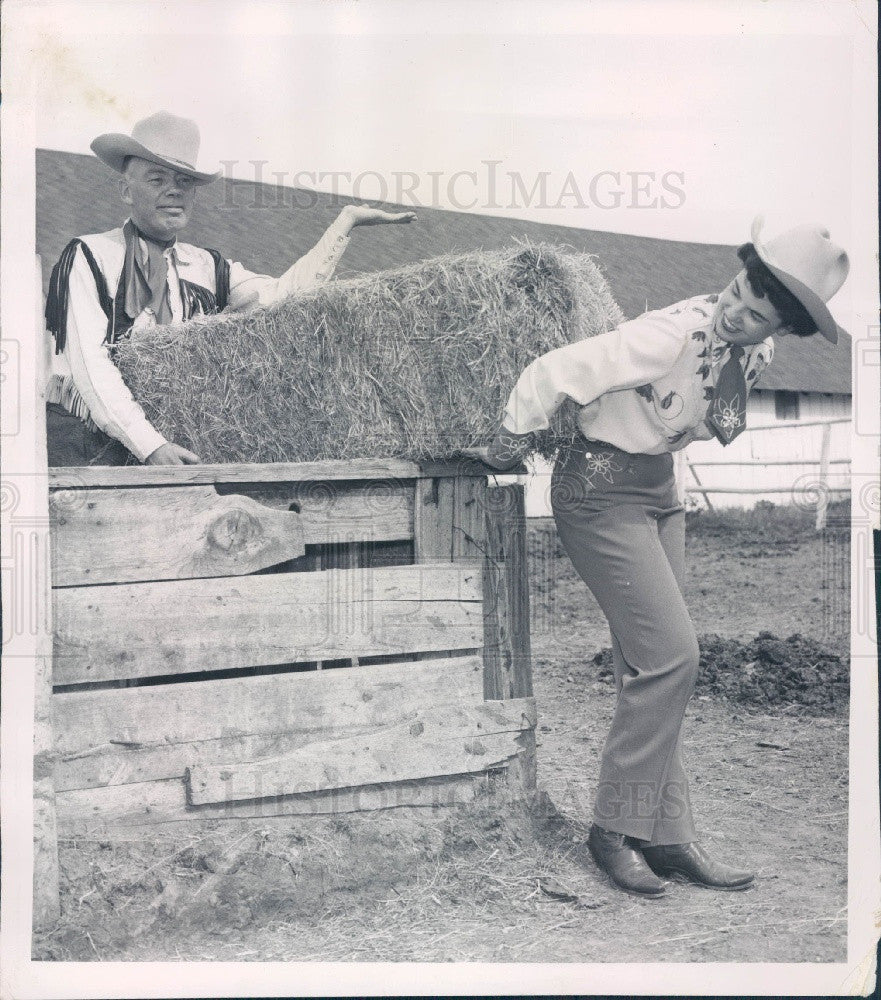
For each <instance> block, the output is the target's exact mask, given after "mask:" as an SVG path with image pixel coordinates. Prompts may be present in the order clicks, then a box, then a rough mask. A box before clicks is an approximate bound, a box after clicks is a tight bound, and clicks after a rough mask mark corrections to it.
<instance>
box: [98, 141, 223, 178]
mask: <svg viewBox="0 0 881 1000" xmlns="http://www.w3.org/2000/svg"><path fill="white" fill-rule="evenodd" d="M90 148H91V150H92V152H93V153H94V154H95V156H97V157H98V159H99V160H101V161H102V162H104V163H106V164H107V166H108V167H112V168H113V169H114V170H115V171H116V172H117V173H119V174H121V173H122V172H123V169H124V167H125V161H126V159H127V158H128V157H129V156H137V157H139V158H140V159H142V160H149V161H150V162H151V163H158V164H159V165H160V166H163V167H168V168H169V170H176V171H177V172H178V173H181V174H186V175H187V177H192V178H193V180H194V181H195V182H196V183H197V184H210V183H211V182H212V181H216V180H217V178H218V177H220V171H219V170H218V171H217V172H216V173H213V174H206V173H204V172H203V171H201V170H196V169H195V168H194V167H191V166H189V165H188V164H186V163H180V162H178V161H176V160H169V159H167V158H166V157H164V156H160V155H158V154H157V153H154V152H152V151H151V150H149V149H147V147H146V146H142V145H141V144H140V143H139V142H137V141H136V140H135V139H132V137H131V136H130V135H123V134H122V133H119V132H109V133H107V134H106V135H99V136H98V138H97V139H95V140H93V142H92V143H91V147H90Z"/></svg>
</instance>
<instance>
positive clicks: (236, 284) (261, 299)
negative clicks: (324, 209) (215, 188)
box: [46, 111, 416, 465]
mask: <svg viewBox="0 0 881 1000" xmlns="http://www.w3.org/2000/svg"><path fill="white" fill-rule="evenodd" d="M92 150H93V151H94V152H95V154H96V155H97V156H98V157H99V158H100V159H101V160H103V162H104V163H106V164H107V165H108V166H110V167H111V168H112V169H113V170H115V171H116V172H117V173H119V174H120V175H121V176H120V181H119V191H120V195H121V198H122V201H123V202H124V204H125V205H127V206H128V210H129V218H128V219H127V221H126V222H125V224H124V225H123V226H122V227H120V228H119V229H113V230H111V231H110V232H106V233H99V234H93V235H89V236H83V237H81V238H79V239H75V240H72V241H71V242H70V243H69V244H68V245H67V247H65V249H64V252H63V253H62V255H61V258H60V259H59V261H58V263H57V264H56V266H55V268H54V270H53V272H52V278H51V280H50V284H49V294H48V298H47V302H46V322H47V326H48V328H49V330H50V331H51V332H52V334H53V335H54V338H55V356H54V358H53V367H52V374H51V378H50V381H49V386H48V389H47V436H48V444H49V464H50V465H87V464H93V463H94V464H102V465H121V464H125V463H126V462H128V461H130V460H131V456H134V458H136V459H137V460H138V461H140V462H144V463H146V464H148V465H182V464H191V463H196V462H198V461H199V457H198V456H197V455H195V454H193V452H191V451H188V450H187V449H186V448H184V447H182V446H181V445H179V444H177V443H175V442H173V441H167V440H166V439H165V438H164V437H163V436H162V435H161V434H160V433H159V432H158V431H157V430H156V428H155V427H153V426H152V425H151V424H150V422H149V421H148V420H147V418H146V416H145V415H144V411H143V410H142V409H141V407H140V406H139V405H138V404H137V402H136V401H135V400H134V399H133V398H132V395H131V393H130V392H129V390H128V388H127V387H126V385H125V383H124V382H123V380H122V377H121V375H120V373H119V371H118V370H117V368H116V366H115V365H114V363H113V355H114V349H115V346H116V345H117V344H118V343H119V341H120V339H121V338H122V337H125V336H127V335H128V334H129V333H130V331H131V330H133V329H138V330H140V329H145V328H149V327H152V326H155V325H162V324H166V323H178V322H182V321H184V320H189V319H193V318H197V317H200V316H207V315H211V314H213V313H217V312H221V311H223V310H224V309H227V310H230V311H236V312H239V311H244V310H248V309H251V308H254V307H256V306H266V305H269V304H271V303H273V302H276V301H278V300H279V299H281V298H284V297H285V296H287V295H290V294H291V293H292V292H297V291H303V290H305V289H308V288H312V287H315V286H316V285H319V284H321V283H322V282H324V281H327V280H328V279H329V278H330V277H331V276H332V274H333V272H334V269H335V268H336V265H337V263H338V262H339V260H340V258H341V257H342V255H343V252H344V251H345V249H346V246H347V244H348V241H349V233H350V232H351V230H352V229H353V228H354V227H356V226H368V225H377V224H382V223H408V222H411V221H413V220H414V219H415V218H416V216H415V214H414V213H413V212H400V213H389V212H383V211H381V210H379V209H374V208H369V207H364V206H355V205H347V206H346V207H345V208H343V210H342V211H341V212H340V214H339V216H338V217H337V219H336V220H335V221H334V222H333V223H332V224H331V226H330V227H329V228H328V230H327V231H326V232H325V234H324V236H322V238H321V239H320V240H319V242H318V244H317V245H316V246H315V247H313V249H312V250H310V251H309V253H308V254H306V256H305V257H303V258H301V259H300V260H298V261H297V262H296V263H295V264H294V265H293V266H292V267H291V268H290V269H289V270H288V271H286V272H285V273H284V274H283V275H282V276H281V277H280V278H272V277H270V276H268V275H265V274H255V273H253V272H251V271H248V270H246V269H245V268H244V267H243V266H242V265H241V264H239V263H235V262H232V261H229V260H226V259H225V258H224V257H222V256H221V255H220V254H219V253H218V252H217V251H216V250H208V249H203V248H201V247H196V246H192V245H191V244H188V243H181V242H179V241H178V234H179V233H180V232H181V231H182V230H183V229H184V228H185V227H186V226H187V224H188V222H189V221H190V216H191V214H192V211H193V205H194V202H195V197H196V188H197V187H200V186H202V185H205V184H210V183H211V182H212V181H215V180H217V178H218V177H219V176H220V174H219V172H217V173H206V172H205V171H203V170H199V169H197V168H196V166H195V164H196V162H197V160H198V152H199V130H198V128H197V126H196V124H195V122H192V121H190V120H188V119H185V118H179V117H177V116H175V115H171V114H168V113H167V112H164V111H160V112H159V113H158V114H155V115H152V116H150V117H149V118H145V119H143V120H142V121H140V122H138V123H137V124H136V125H135V127H134V128H133V129H132V134H131V135H130V136H128V135H122V134H116V133H113V134H108V135H101V136H99V137H98V138H97V139H95V141H94V142H93V143H92Z"/></svg>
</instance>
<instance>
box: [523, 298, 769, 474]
mask: <svg viewBox="0 0 881 1000" xmlns="http://www.w3.org/2000/svg"><path fill="white" fill-rule="evenodd" d="M717 300H718V296H717V295H699V296H695V297H694V298H690V299H684V300H683V301H681V302H677V303H675V304H674V305H672V306H668V307H667V308H666V309H658V310H654V311H652V312H647V313H645V314H644V315H642V316H640V317H638V318H637V319H634V320H629V321H628V322H625V323H621V324H620V325H619V326H618V327H617V328H616V329H614V330H611V331H610V332H609V333H601V334H598V335H597V336H595V337H589V338H587V339H586V340H580V341H577V342H576V343H574V344H568V345H567V346H566V347H560V348H557V349H556V350H553V351H549V352H548V353H547V354H544V355H542V356H541V357H539V358H537V359H536V360H535V361H533V362H532V364H530V365H529V366H528V367H527V368H526V369H525V370H524V371H523V373H522V375H521V376H520V378H519V379H518V381H517V384H516V386H515V387H514V389H513V391H512V392H511V395H510V397H509V398H508V404H507V406H506V409H505V417H504V420H503V430H508V431H510V432H512V433H514V434H526V433H528V432H530V431H537V430H543V429H545V428H547V427H549V426H550V422H551V418H552V417H553V415H554V413H555V412H556V411H557V410H558V409H559V408H560V406H561V405H562V404H563V402H564V401H565V400H566V399H571V400H573V401H574V402H575V403H576V404H578V406H579V409H578V412H577V417H576V419H577V423H578V427H579V429H580V430H581V432H582V433H583V434H584V436H585V437H587V438H590V439H593V440H598V441H606V442H608V443H609V444H613V445H615V446H617V447H618V448H621V449H623V450H624V451H628V452H631V453H634V454H638V453H641V454H648V455H659V454H663V453H664V452H668V451H678V450H679V449H681V448H684V447H685V446H686V445H687V444H689V443H690V442H692V441H695V440H709V439H710V438H711V437H712V436H713V435H712V432H711V431H710V429H709V428H708V427H707V426H706V424H705V423H704V417H705V416H706V414H707V407H708V406H709V401H710V399H711V398H712V395H713V388H714V386H715V384H716V379H717V377H718V373H719V370H720V368H721V362H722V361H723V360H724V359H725V358H726V357H727V355H728V347H729V346H730V345H729V344H728V343H727V342H726V341H724V340H722V339H721V338H720V337H718V336H717V334H716V333H715V332H714V331H713V328H712V318H713V310H714V308H715V304H716V302H717ZM773 356H774V342H773V340H772V339H771V338H770V337H768V338H767V339H766V340H763V341H762V342H761V343H760V344H756V345H753V346H751V347H747V348H745V350H744V355H743V358H742V359H741V364H742V365H743V369H744V374H745V377H746V384H747V392H749V390H750V389H751V388H752V387H753V385H755V382H756V380H757V379H758V377H759V375H760V374H761V372H762V371H763V369H764V368H765V367H766V366H767V365H768V364H770V362H771V360H772V358H773Z"/></svg>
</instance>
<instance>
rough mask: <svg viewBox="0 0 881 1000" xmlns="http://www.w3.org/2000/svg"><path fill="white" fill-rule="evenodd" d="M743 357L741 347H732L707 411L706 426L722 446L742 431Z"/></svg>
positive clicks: (744, 424)
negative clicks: (741, 361) (741, 360)
mask: <svg viewBox="0 0 881 1000" xmlns="http://www.w3.org/2000/svg"><path fill="white" fill-rule="evenodd" d="M743 355H744V350H743V348H742V347H740V346H739V345H738V344H732V346H731V349H730V351H729V353H728V360H727V361H726V362H725V364H724V365H722V370H721V371H720V372H719V378H718V380H717V382H716V388H715V389H714V390H713V398H712V400H711V401H710V405H709V407H708V409H707V416H706V424H707V426H708V427H709V428H710V430H711V431H712V432H713V433H714V434H715V435H716V437H717V438H718V439H719V440H720V441H721V442H722V444H723V445H726V444H731V442H732V441H733V440H734V439H735V438H736V437H737V435H738V434H740V433H741V431H743V430H744V429H745V428H746V379H745V378H744V375H743V366H742V365H741V363H740V359H741V358H742V357H743Z"/></svg>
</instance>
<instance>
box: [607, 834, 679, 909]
mask: <svg viewBox="0 0 881 1000" xmlns="http://www.w3.org/2000/svg"><path fill="white" fill-rule="evenodd" d="M587 848H588V850H589V851H590V855H591V857H592V858H593V859H594V861H595V862H596V863H597V865H598V866H599V868H600V869H601V870H602V871H604V872H605V873H606V874H607V875H608V876H609V878H610V879H611V880H612V881H613V882H614V883H615V885H617V886H618V888H619V889H623V890H624V891H625V892H629V893H631V894H633V895H634V896H645V897H646V898H648V899H653V898H657V897H658V896H663V895H664V889H665V888H666V885H667V883H666V882H664V881H663V880H662V879H659V878H657V877H656V876H655V875H654V874H653V872H652V870H651V869H650V868H649V866H648V865H647V864H646V863H645V859H644V858H643V856H642V855H641V854H640V852H639V851H638V850H637V849H636V848H635V847H633V846H632V844H631V843H630V840H629V838H627V837H625V836H624V834H623V833H613V832H612V831H611V830H604V829H603V828H602V827H601V826H597V825H596V824H594V825H593V826H592V827H591V828H590V834H589V835H588V838H587Z"/></svg>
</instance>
